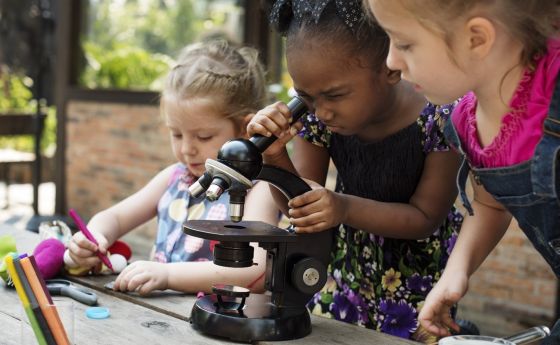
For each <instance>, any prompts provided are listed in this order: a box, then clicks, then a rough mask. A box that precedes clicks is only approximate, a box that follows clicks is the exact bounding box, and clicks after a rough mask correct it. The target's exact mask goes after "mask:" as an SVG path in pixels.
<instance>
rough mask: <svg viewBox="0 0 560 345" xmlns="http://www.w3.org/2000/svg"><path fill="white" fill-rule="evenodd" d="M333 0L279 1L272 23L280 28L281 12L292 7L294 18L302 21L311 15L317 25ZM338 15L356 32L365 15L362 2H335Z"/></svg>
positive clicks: (352, 0)
mask: <svg viewBox="0 0 560 345" xmlns="http://www.w3.org/2000/svg"><path fill="white" fill-rule="evenodd" d="M331 1H333V0H317V1H310V0H277V1H276V2H275V3H274V5H273V6H272V9H271V12H270V22H271V23H272V24H273V25H275V26H278V24H279V20H280V11H281V10H282V9H283V8H284V6H289V7H291V9H292V11H293V14H294V18H295V19H296V20H302V19H303V18H305V16H306V15H310V16H311V18H312V19H313V21H314V22H315V24H317V23H318V22H319V19H320V18H321V14H322V13H323V10H324V9H325V7H327V5H328V4H329V3H330V2H331ZM334 3H335V6H336V14H337V16H338V18H340V19H341V20H342V21H343V22H344V24H345V25H346V26H347V27H348V28H349V29H350V30H351V31H352V32H354V30H355V27H356V24H357V23H358V22H359V21H360V20H361V19H362V17H363V16H364V13H363V11H362V7H361V4H360V1H358V0H334Z"/></svg>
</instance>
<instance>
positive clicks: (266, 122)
mask: <svg viewBox="0 0 560 345" xmlns="http://www.w3.org/2000/svg"><path fill="white" fill-rule="evenodd" d="M290 119H291V114H290V109H289V108H288V106H287V105H286V104H285V103H283V102H276V103H274V104H271V105H269V106H267V107H266V108H264V109H261V110H260V111H258V112H257V113H256V114H255V116H253V118H252V119H251V122H249V124H248V125H247V134H248V135H249V136H250V137H251V136H253V135H255V134H260V135H263V136H265V137H270V136H272V135H274V136H276V137H277V138H278V139H277V140H276V141H275V142H274V144H272V145H270V146H269V147H268V149H266V151H265V152H264V153H263V154H264V155H265V156H268V157H275V156H278V155H279V154H282V153H284V152H285V148H284V147H285V146H286V143H287V142H288V141H290V140H291V139H292V138H293V137H294V135H296V134H297V132H298V131H299V130H300V129H301V127H302V123H301V122H299V121H297V122H296V123H295V124H294V125H293V126H292V127H293V128H292V129H290Z"/></svg>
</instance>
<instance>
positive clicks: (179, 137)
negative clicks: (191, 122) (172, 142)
mask: <svg viewBox="0 0 560 345" xmlns="http://www.w3.org/2000/svg"><path fill="white" fill-rule="evenodd" d="M172 135H173V138H175V139H181V138H182V137H183V135H182V134H172Z"/></svg>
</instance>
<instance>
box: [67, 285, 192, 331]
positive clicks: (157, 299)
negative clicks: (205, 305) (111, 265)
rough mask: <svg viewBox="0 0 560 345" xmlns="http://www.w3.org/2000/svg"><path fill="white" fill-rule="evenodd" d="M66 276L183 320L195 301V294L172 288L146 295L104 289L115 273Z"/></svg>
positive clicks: (187, 316)
mask: <svg viewBox="0 0 560 345" xmlns="http://www.w3.org/2000/svg"><path fill="white" fill-rule="evenodd" d="M66 278H67V279H68V280H71V281H73V282H75V283H79V284H81V285H84V286H86V287H88V288H91V289H94V290H97V291H99V292H101V293H104V294H108V295H111V296H114V297H117V298H120V299H123V300H126V301H128V302H131V303H134V304H138V305H140V306H143V307H145V308H149V309H152V310H155V311H158V312H160V313H163V314H166V315H169V316H172V317H175V318H178V319H181V320H185V321H188V320H189V317H190V315H191V310H192V307H193V305H194V303H195V302H196V296H194V295H192V294H185V293H181V292H178V291H173V290H165V291H154V292H152V293H151V294H150V295H148V296H140V295H139V294H138V293H135V292H127V293H123V292H117V291H114V290H110V289H106V288H105V284H106V283H108V282H110V281H113V280H115V279H116V278H117V276H116V275H101V276H83V277H72V276H69V277H66Z"/></svg>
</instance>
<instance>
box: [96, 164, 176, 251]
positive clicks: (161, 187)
mask: <svg viewBox="0 0 560 345" xmlns="http://www.w3.org/2000/svg"><path fill="white" fill-rule="evenodd" d="M175 168H176V166H175V164H173V165H171V166H169V167H167V168H165V169H164V170H163V171H161V172H159V173H158V174H157V175H156V176H155V177H154V178H152V179H151V180H150V181H149V182H148V183H147V184H146V185H145V186H144V187H143V188H142V189H140V190H139V191H137V192H136V193H134V194H132V195H131V196H129V197H127V198H126V199H124V200H122V201H121V202H119V203H118V204H116V205H114V206H111V207H109V208H108V209H106V210H103V211H101V212H99V213H97V214H96V215H95V216H93V218H92V219H91V220H90V221H89V223H88V228H89V229H90V230H92V231H94V232H98V233H101V234H102V235H104V236H105V237H106V238H107V240H108V241H109V244H111V243H113V242H115V241H116V240H117V239H119V238H120V237H122V236H123V235H125V234H126V233H128V232H129V231H131V230H132V229H134V228H136V227H137V226H139V225H142V224H144V223H145V222H147V221H148V220H150V219H152V218H153V217H155V216H156V214H157V205H158V202H159V199H160V198H161V196H162V195H163V193H164V192H165V190H166V188H167V185H168V183H169V179H170V178H171V174H172V173H173V171H174V170H175Z"/></svg>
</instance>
